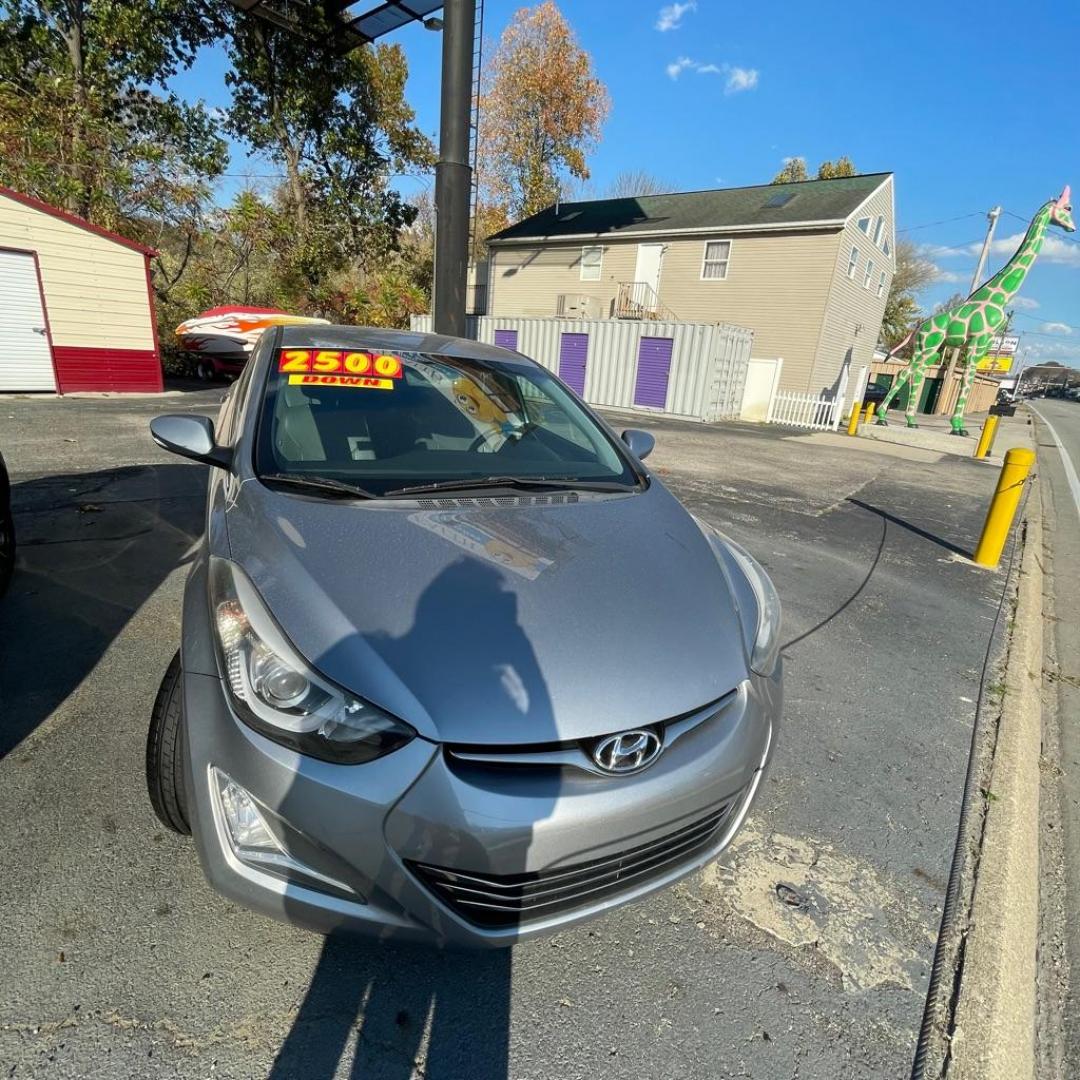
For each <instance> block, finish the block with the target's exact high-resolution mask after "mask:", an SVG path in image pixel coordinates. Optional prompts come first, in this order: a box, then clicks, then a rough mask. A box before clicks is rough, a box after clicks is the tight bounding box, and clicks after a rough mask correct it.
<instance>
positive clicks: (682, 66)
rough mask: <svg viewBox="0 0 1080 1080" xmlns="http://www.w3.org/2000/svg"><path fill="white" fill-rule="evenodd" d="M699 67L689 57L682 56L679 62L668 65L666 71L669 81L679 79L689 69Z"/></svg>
mask: <svg viewBox="0 0 1080 1080" xmlns="http://www.w3.org/2000/svg"><path fill="white" fill-rule="evenodd" d="M692 67H697V64H695V63H694V61H693V60H691V59H690V57H689V56H680V57H679V59H678V60H675V61H673V62H672V63H670V64H668V66H667V67H666V68H665V69H664V70H665V71H667V74H668V78H669V79H677V78H678V77H679V76H680V75H681V74H682V73H683V72H684V71H685V70H686V69H687V68H692Z"/></svg>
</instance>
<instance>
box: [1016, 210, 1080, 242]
mask: <svg viewBox="0 0 1080 1080" xmlns="http://www.w3.org/2000/svg"><path fill="white" fill-rule="evenodd" d="M1005 213H1006V214H1008V215H1009V217H1011V218H1016V220H1017V221H1022V222H1023V223H1024V224H1025V225H1027V224H1029V223H1030V220H1031V219H1030V218H1026V217H1021V216H1020V215H1019V214H1014V213H1013V212H1012V211H1011V210H1006V211H1005ZM1054 237H1055V239H1057V240H1066V241H1068V243H1070V244H1080V240H1077V239H1076V237H1074V236H1069V235H1068V233H1062V234H1061V235H1060V236H1058V235H1057V234H1056V233H1055V234H1054Z"/></svg>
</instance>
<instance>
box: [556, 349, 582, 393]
mask: <svg viewBox="0 0 1080 1080" xmlns="http://www.w3.org/2000/svg"><path fill="white" fill-rule="evenodd" d="M588 355H589V335H588V334H562V335H561V336H560V338H559V378H560V379H562V381H563V382H564V383H566V385H567V386H569V387H570V389H571V390H573V391H574V393H575V394H577V395H578V397H584V396H585V361H586V359H587V358H588Z"/></svg>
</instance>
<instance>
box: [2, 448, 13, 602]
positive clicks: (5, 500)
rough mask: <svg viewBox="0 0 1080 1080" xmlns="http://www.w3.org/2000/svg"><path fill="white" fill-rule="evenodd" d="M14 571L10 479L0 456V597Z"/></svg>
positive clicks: (4, 591)
mask: <svg viewBox="0 0 1080 1080" xmlns="http://www.w3.org/2000/svg"><path fill="white" fill-rule="evenodd" d="M14 570H15V518H14V517H13V515H12V513H11V478H10V477H9V476H8V471H7V463H6V462H5V461H4V455H3V454H0V596H3V595H4V593H6V592H7V589H8V585H10V584H11V575H12V573H13V572H14Z"/></svg>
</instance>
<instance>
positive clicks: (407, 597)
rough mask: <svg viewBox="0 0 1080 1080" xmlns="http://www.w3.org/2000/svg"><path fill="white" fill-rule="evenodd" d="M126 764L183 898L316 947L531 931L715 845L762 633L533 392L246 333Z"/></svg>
mask: <svg viewBox="0 0 1080 1080" xmlns="http://www.w3.org/2000/svg"><path fill="white" fill-rule="evenodd" d="M151 431H152V434H153V437H154V439H155V441H156V442H157V443H158V445H159V446H162V447H164V448H165V449H167V450H170V451H173V452H175V453H177V454H181V455H183V456H185V457H188V458H192V459H194V460H196V461H201V462H205V463H207V464H209V465H211V466H213V468H212V469H211V473H210V485H209V505H208V512H207V528H206V535H205V537H204V538H203V540H202V541H201V543H200V545H199V547H198V550H197V553H196V555H195V558H194V561H193V565H192V568H191V573H190V576H189V577H188V580H187V585H186V591H185V595H184V609H183V633H182V641H181V648H180V651H179V653H178V655H177V657H176V658H175V659H174V661H173V663H172V664H171V666H170V668H169V670H168V672H167V673H166V675H165V678H164V680H163V682H162V686H161V689H160V691H159V693H158V698H157V701H156V703H155V706H154V711H153V716H152V718H151V725H150V733H149V739H148V742H147V779H148V784H149V790H150V797H151V801H152V802H153V805H154V809H155V810H156V812H157V814H158V816H159V817H160V818H161V820H162V821H163V822H164V823H165V824H166V825H167V826H169V827H170V828H172V829H175V830H176V831H178V832H182V833H188V832H190V833H191V834H192V835H193V836H194V839H195V843H196V846H197V849H198V853H199V858H200V860H201V862H202V865H203V868H204V870H205V872H206V876H207V878H208V879H209V881H210V883H211V884H212V885H213V886H214V887H215V888H217V889H218V890H220V891H221V892H222V893H224V894H225V895H226V896H228V897H231V898H232V899H234V900H236V901H237V902H239V903H241V904H245V905H248V906H249V907H251V908H254V909H257V910H259V911H262V912H265V913H266V914H269V915H273V916H276V917H278V918H282V919H285V920H287V921H288V922H291V923H294V924H297V925H301V926H305V927H310V928H313V929H318V930H322V931H330V930H336V929H352V930H360V931H367V932H369V933H373V934H376V935H380V936H386V937H398V938H407V939H417V940H427V941H432V942H438V943H448V944H463V945H474V946H495V945H509V944H512V943H514V942H516V941H520V940H522V939H524V938H527V937H531V936H533V935H536V934H541V933H546V932H550V931H554V930H558V929H561V928H563V927H565V926H568V925H570V924H572V923H575V922H578V921H580V920H582V919H586V918H589V917H591V916H595V915H597V914H600V913H602V912H604V911H607V910H609V909H611V908H613V907H616V906H618V905H620V904H623V903H626V902H627V901H630V900H635V899H638V898H639V897H642V896H645V895H646V894H648V893H651V892H653V891H655V890H657V889H660V888H663V887H664V886H666V885H670V884H671V883H672V882H673V881H676V880H678V879H679V878H681V877H683V876H685V875H686V874H689V873H690V872H692V871H693V870H695V869H697V868H698V867H700V866H701V865H702V864H704V863H706V862H707V861H709V860H710V859H712V858H714V857H715V856H716V855H717V854H718V853H719V852H720V851H721V850H722V849H723V848H724V846H725V845H726V844H727V843H728V842H729V841H730V840H731V838H732V836H733V835H734V834H735V832H736V830H737V829H738V828H739V826H740V824H741V823H742V821H743V820H744V818H745V817H746V814H747V812H748V810H749V808H750V806H751V803H752V802H753V799H754V796H755V794H756V792H757V791H758V789H759V787H760V785H761V780H762V776H763V774H764V771H765V769H766V766H767V764H768V762H769V759H770V755H771V753H772V750H773V747H774V746H775V742H776V733H777V725H778V722H779V719H780V712H781V698H782V695H781V660H780V657H779V633H780V604H779V601H778V599H777V595H776V592H775V590H774V589H773V586H772V585H771V583H770V582H769V579H768V577H767V576H766V574H765V572H764V571H763V570H762V568H761V567H760V566H759V565H758V564H757V562H755V561H754V559H753V558H752V557H751V556H750V555H749V554H748V553H747V552H746V551H744V550H743V549H742V548H740V547H738V546H737V545H736V544H734V543H733V542H732V541H731V540H729V539H728V538H726V537H725V536H723V535H721V534H720V533H718V532H717V531H716V530H714V529H712V528H711V527H710V526H708V525H707V524H705V523H704V522H701V521H699V520H697V519H695V518H694V517H693V516H691V515H690V514H689V513H688V512H687V511H686V510H685V509H684V508H683V506H682V505H681V504H680V503H679V502H678V500H676V499H675V497H674V496H673V495H672V494H671V493H670V492H669V491H668V490H667V488H665V487H664V485H663V484H662V483H661V482H660V481H659V480H658V479H657V478H656V477H655V476H653V475H652V474H650V473H649V471H648V470H647V469H646V468H645V466H644V465H643V464H642V459H644V458H645V457H646V456H647V455H648V453H649V451H650V450H651V449H652V446H653V439H652V437H651V436H650V435H648V434H647V433H646V432H643V431H636V430H630V431H624V432H623V433H622V436H621V437H619V436H617V435H616V434H615V433H614V432H613V431H612V430H611V428H609V426H608V425H607V424H606V423H605V422H604V420H603V419H601V418H600V417H599V416H597V415H596V414H594V413H593V412H592V411H591V410H590V409H589V408H588V407H587V406H585V405H584V404H583V403H582V402H581V400H580V399H579V398H578V397H576V396H575V394H574V393H573V392H572V391H571V390H569V389H568V388H567V387H566V386H565V385H564V384H563V383H562V382H561V381H560V380H559V379H558V378H557V377H556V376H555V375H553V374H552V373H551V372H550V371H547V370H546V369H545V368H543V367H541V366H540V365H539V364H536V363H534V362H533V361H531V360H529V359H527V358H526V357H524V356H522V355H520V354H519V353H516V352H511V351H509V350H506V349H501V348H495V347H492V346H489V345H482V344H478V343H477V342H473V341H465V340H461V339H456V338H448V337H442V336H438V335H432V334H418V333H404V332H392V331H383V330H372V329H363V328H356V327H333V326H303V327H301V326H292V327H289V326H286V327H279V328H275V329H273V330H271V331H268V332H267V333H266V334H265V335H264V336H263V338H262V339H261V341H260V343H259V345H258V346H257V348H256V350H255V352H254V354H253V356H252V359H251V360H250V362H249V363H248V364H247V366H246V368H245V369H244V371H243V374H242V375H241V377H240V378H239V380H238V381H237V383H236V384H235V385H234V387H233V389H232V391H231V392H230V394H229V396H228V399H227V400H226V402H225V404H224V405H223V407H222V410H221V413H220V415H219V417H218V420H217V423H216V425H214V424H213V423H211V421H210V420H208V419H206V418H205V417H200V416H196V415H191V414H188V415H183V416H161V417H158V418H156V419H155V420H154V421H153V422H152V424H151Z"/></svg>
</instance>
